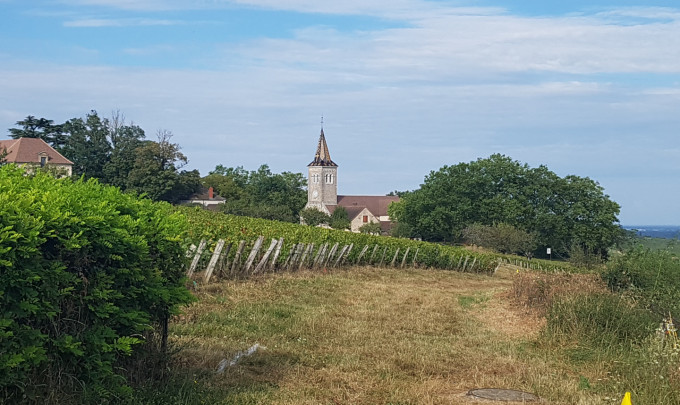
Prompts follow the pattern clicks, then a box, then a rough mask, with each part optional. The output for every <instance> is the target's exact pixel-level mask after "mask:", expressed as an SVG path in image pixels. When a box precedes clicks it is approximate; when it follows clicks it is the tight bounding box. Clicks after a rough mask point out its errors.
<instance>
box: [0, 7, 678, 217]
mask: <svg viewBox="0 0 680 405" xmlns="http://www.w3.org/2000/svg"><path fill="white" fill-rule="evenodd" d="M0 12H1V13H2V16H3V24H1V25H0V130H2V128H4V129H7V128H10V127H13V126H14V123H15V122H16V121H18V120H21V119H22V118H24V117H26V116H27V115H35V116H38V117H45V118H49V119H53V120H55V121H56V122H63V121H65V120H67V119H70V118H73V117H80V116H84V115H85V114H86V113H87V112H88V111H89V110H91V109H95V110H97V111H98V112H99V113H100V114H101V115H103V116H108V115H110V114H111V111H113V110H120V111H121V112H122V113H123V114H124V115H125V116H126V118H127V120H128V121H133V122H134V123H136V124H138V125H140V126H141V127H142V128H144V129H145V130H146V132H147V136H148V137H150V138H153V137H154V134H155V132H156V131H157V130H159V129H166V130H170V131H172V133H173V134H174V138H173V140H174V141H175V142H177V143H179V144H180V145H181V146H182V148H183V152H184V153H185V154H186V155H187V156H188V158H189V168H192V169H193V168H196V169H199V170H200V171H201V174H203V175H205V174H207V173H208V171H210V170H211V169H213V168H214V167H215V166H216V165H217V164H223V165H227V166H239V165H240V166H244V167H245V168H246V169H256V168H257V167H258V166H259V165H260V164H262V163H267V164H269V165H270V166H271V168H272V170H274V171H277V172H278V171H284V170H286V171H296V172H304V173H306V164H307V163H309V161H311V159H312V158H313V154H314V150H315V147H316V141H317V137H318V133H319V125H320V124H319V120H320V116H321V115H322V114H323V115H324V120H325V124H324V130H325V132H326V136H327V139H328V143H329V147H330V149H331V155H332V157H333V160H334V161H336V162H337V163H338V164H339V165H340V169H339V188H340V190H339V191H340V193H341V194H384V193H387V192H389V191H391V190H395V189H398V190H405V189H414V188H417V187H418V186H419V184H420V183H421V182H422V181H423V178H424V176H425V175H426V174H427V173H429V172H430V171H431V170H437V169H438V168H440V167H441V166H443V165H452V164H456V163H458V162H467V161H471V160H475V159H477V158H480V157H487V156H489V155H491V154H493V153H503V154H505V155H508V156H511V157H512V158H514V159H516V160H519V161H521V162H526V163H528V164H529V165H531V166H538V165H541V164H544V165H546V166H548V167H549V168H550V169H551V170H553V171H555V172H556V173H558V174H559V175H562V176H564V175H567V174H576V175H579V176H588V177H591V178H593V179H595V180H597V181H598V182H599V183H600V184H601V185H602V186H603V187H604V188H605V191H606V193H607V194H609V195H610V196H611V198H612V199H614V200H615V201H617V202H618V203H619V204H621V206H622V210H621V215H620V219H621V222H622V223H623V224H627V225H634V224H680V210H678V203H677V202H678V201H679V200H680V187H679V185H680V184H679V181H678V179H679V178H680V143H679V141H678V140H679V138H680V137H679V136H678V135H679V134H678V129H679V128H680V5H678V4H677V2H675V1H666V0H663V1H644V2H643V1H641V0H637V1H634V0H620V1H604V0H602V1H597V0H595V1H587V2H586V1H580V0H579V1H570V2H546V1H538V0H536V1H493V0H469V1H464V0H461V1H448V0H437V1H428V0H375V1H366V0H345V1H342V2H338V1H321V0H34V1H24V0H0Z"/></svg>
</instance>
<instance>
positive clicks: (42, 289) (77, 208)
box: [0, 165, 191, 403]
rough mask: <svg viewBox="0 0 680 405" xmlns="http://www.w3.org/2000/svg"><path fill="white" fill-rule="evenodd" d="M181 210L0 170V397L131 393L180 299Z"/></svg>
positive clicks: (96, 187)
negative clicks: (136, 368) (139, 363)
mask: <svg viewBox="0 0 680 405" xmlns="http://www.w3.org/2000/svg"><path fill="white" fill-rule="evenodd" d="M184 223H185V221H184V220H183V218H182V216H181V215H179V214H177V213H174V212H172V211H171V207H170V205H168V204H165V203H153V202H151V201H150V200H146V199H137V198H135V197H133V196H131V195H127V194H122V193H121V192H120V191H119V190H118V189H116V188H113V187H109V186H102V185H100V184H98V183H97V182H96V181H95V180H90V181H83V180H79V181H75V182H73V181H71V180H69V179H60V180H58V179H55V178H53V177H52V176H49V175H48V174H45V173H41V172H40V171H38V172H36V173H35V174H34V175H30V176H27V175H25V173H24V171H23V170H21V169H19V168H17V167H15V166H13V165H7V166H3V167H1V168H0V266H1V267H2V272H1V273H0V310H1V312H0V402H3V401H6V402H19V401H22V400H23V401H26V400H30V401H35V402H42V403H46V402H88V401H92V402H100V401H101V400H104V399H112V398H118V397H124V396H126V395H127V394H129V393H130V392H131V389H130V388H129V386H128V385H127V383H126V375H125V371H124V370H122V369H121V368H120V367H121V365H122V364H123V362H124V361H125V365H126V366H127V367H131V366H133V365H134V364H133V360H134V359H136V358H139V357H144V356H143V355H148V353H149V352H154V351H162V350H163V349H164V343H165V339H164V332H165V329H164V326H165V325H166V323H167V319H168V317H169V316H170V315H171V314H173V313H175V312H176V310H177V308H178V306H179V305H181V304H184V303H187V302H189V301H190V300H191V295H190V293H189V292H188V290H187V289H186V288H185V287H184V285H183V280H184V275H183V268H184V260H185V257H184V249H183V248H182V246H181V240H182V239H181V238H182V235H183V233H184V231H185V225H184Z"/></svg>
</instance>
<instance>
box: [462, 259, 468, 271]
mask: <svg viewBox="0 0 680 405" xmlns="http://www.w3.org/2000/svg"><path fill="white" fill-rule="evenodd" d="M468 259H470V256H465V263H463V271H465V268H466V267H467V262H468Z"/></svg>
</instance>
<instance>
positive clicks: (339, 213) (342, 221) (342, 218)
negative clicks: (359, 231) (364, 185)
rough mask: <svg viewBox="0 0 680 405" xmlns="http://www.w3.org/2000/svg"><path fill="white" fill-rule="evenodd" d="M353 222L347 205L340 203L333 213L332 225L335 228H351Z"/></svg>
mask: <svg viewBox="0 0 680 405" xmlns="http://www.w3.org/2000/svg"><path fill="white" fill-rule="evenodd" d="M351 225H352V223H351V222H350V221H349V215H348V214H347V210H346V209H345V207H343V206H341V205H338V206H337V207H335V210H334V211H333V213H332V214H331V219H330V226H331V228H333V229H349V228H350V227H351Z"/></svg>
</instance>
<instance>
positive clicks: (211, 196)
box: [208, 187, 214, 200]
mask: <svg viewBox="0 0 680 405" xmlns="http://www.w3.org/2000/svg"><path fill="white" fill-rule="evenodd" d="M213 196H214V193H213V188H212V187H210V188H209V189H208V198H209V199H211V200H212V199H213V198H214V197H213Z"/></svg>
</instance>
